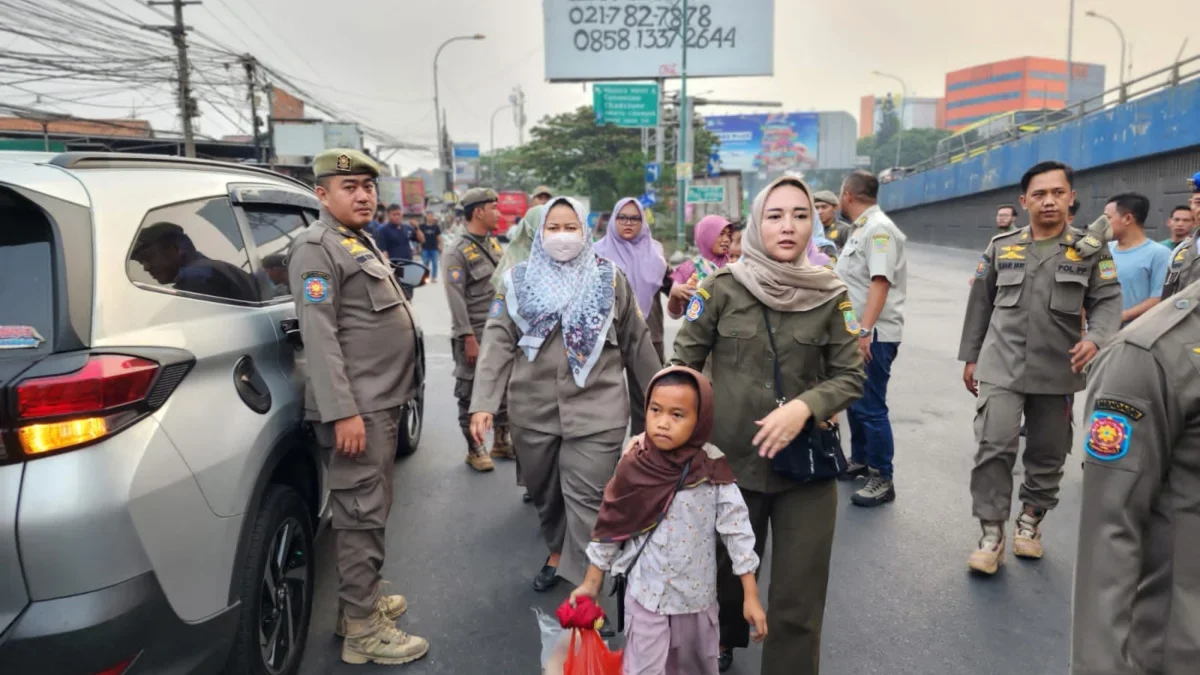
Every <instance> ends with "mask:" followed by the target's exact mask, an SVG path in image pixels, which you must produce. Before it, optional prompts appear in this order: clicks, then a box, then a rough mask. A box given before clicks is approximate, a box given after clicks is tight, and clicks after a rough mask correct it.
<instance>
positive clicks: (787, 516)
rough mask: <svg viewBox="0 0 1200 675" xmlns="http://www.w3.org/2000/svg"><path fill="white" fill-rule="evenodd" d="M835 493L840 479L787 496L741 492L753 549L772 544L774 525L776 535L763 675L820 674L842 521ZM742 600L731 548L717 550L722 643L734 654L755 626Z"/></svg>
mask: <svg viewBox="0 0 1200 675" xmlns="http://www.w3.org/2000/svg"><path fill="white" fill-rule="evenodd" d="M837 496H838V493H837V481H832V480H830V481H824V482H821V483H813V484H810V485H800V486H797V487H794V488H792V489H790V490H786V491H784V492H775V493H764V492H753V491H751V490H742V497H743V498H744V499H745V500H746V506H747V508H749V510H750V526H751V527H752V528H753V529H754V538H755V540H756V541H755V543H754V549H755V552H757V553H758V555H759V557H760V558H761V557H762V556H763V553H764V551H765V550H766V547H767V531H768V526H769V528H770V532H771V534H772V535H774V537H773V539H772V542H773V543H772V547H771V585H770V588H769V589H768V590H767V604H766V610H767V640H766V642H765V643H764V644H763V657H762V671H761V672H762V675H817V673H819V672H820V669H821V627H822V625H823V624H824V621H825V592H826V590H827V588H828V586H829V558H830V556H832V555H833V532H834V529H835V526H836V524H837ZM764 562H765V561H764ZM759 569H760V570H761V569H762V567H761V566H760V567H759ZM743 601H744V595H743V594H742V581H741V579H739V578H738V577H736V576H734V574H733V564H732V563H731V562H730V560H729V553H728V552H726V550H725V547H724V546H718V547H717V602H718V603H719V604H720V606H721V610H720V624H721V644H723V645H725V647H727V648H729V649H733V648H745V647H746V646H747V645H749V644H750V626H749V624H747V623H746V619H745V618H744V617H743V616H742V603H743Z"/></svg>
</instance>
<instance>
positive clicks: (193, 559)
mask: <svg viewBox="0 0 1200 675" xmlns="http://www.w3.org/2000/svg"><path fill="white" fill-rule="evenodd" d="M317 208H318V204H317V201H316V199H315V197H314V196H313V194H312V192H311V191H310V190H309V188H308V187H307V186H306V185H305V184H303V183H301V182H299V181H296V180H294V179H291V178H288V177H285V176H282V175H280V174H277V173H275V172H272V171H267V170H264V169H258V168H254V167H248V166H242V165H237V164H225V163H219V162H207V161H203V160H188V159H179V158H171V157H157V156H139V155H117V154H97V153H90V154H89V153H67V154H61V155H54V154H49V153H47V154H40V153H5V152H0V672H3V673H14V674H24V673H37V674H39V675H42V674H57V673H63V674H65V675H95V674H98V673H103V674H104V675H127V674H130V675H131V674H133V673H155V674H156V675H157V674H160V673H216V672H222V671H224V672H228V673H233V674H236V675H243V674H245V675H249V674H251V673H253V674H260V673H263V674H266V673H269V674H271V675H278V674H281V673H282V674H286V673H294V672H295V671H296V670H297V668H298V667H299V662H300V658H301V655H302V653H303V650H304V644H305V636H306V633H307V631H308V624H309V616H310V613H311V608H312V593H313V581H314V578H315V574H314V569H313V564H314V558H313V536H314V529H315V528H316V526H317V524H318V523H320V522H322V519H321V515H322V514H324V513H326V510H325V509H326V498H325V497H326V491H325V471H324V466H323V462H322V461H321V458H320V457H319V455H318V454H317V452H316V450H315V449H314V446H313V444H312V442H311V432H310V431H309V430H307V429H306V428H305V427H304V426H303V425H302V423H301V422H300V420H301V406H302V397H301V395H300V394H301V386H302V375H301V374H300V371H299V369H300V368H302V365H303V363H302V359H300V358H298V357H299V356H301V355H302V354H303V352H302V351H298V349H299V347H300V345H299V344H298V340H297V336H296V334H295V314H296V313H295V306H294V304H293V302H292V299H291V297H292V296H291V293H290V290H289V289H288V286H287V284H288V281H287V279H288V277H287V268H286V263H287V258H286V256H287V252H288V249H289V247H290V242H291V240H292V239H293V238H294V237H295V235H296V234H298V232H299V231H300V230H302V229H303V228H305V227H307V226H308V225H309V224H310V223H311V222H312V221H313V219H314V218H315V217H316V213H317ZM419 276H420V275H419V273H418V274H417V278H419ZM418 350H419V351H418V354H419V359H418V366H419V367H418V381H419V382H422V383H423V382H424V345H423V341H422V340H421V339H418ZM421 390H423V388H421ZM421 413H422V400H421V398H420V397H419V398H418V399H417V400H415V401H413V402H412V403H410V404H409V405H408V406H407V410H406V415H405V417H404V419H405V422H404V425H403V429H402V432H401V434H400V436H401V441H400V447H399V448H398V449H397V450H398V453H399V454H407V453H409V452H411V451H412V450H413V449H415V447H416V444H417V442H418V440H419V437H420V431H421Z"/></svg>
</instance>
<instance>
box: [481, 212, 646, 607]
mask: <svg viewBox="0 0 1200 675" xmlns="http://www.w3.org/2000/svg"><path fill="white" fill-rule="evenodd" d="M539 216H540V217H539V220H538V222H537V227H536V232H535V233H534V241H533V247H532V250H531V251H530V254H529V260H527V261H525V262H522V263H520V264H518V265H516V266H515V267H513V268H512V269H510V270H509V271H508V272H506V273H505V275H504V287H503V290H502V291H501V294H499V295H497V297H496V301H495V302H494V303H493V305H492V311H491V315H490V318H489V319H488V323H487V327H486V328H485V329H484V333H483V349H482V351H481V353H480V355H479V362H478V365H477V366H476V370H475V392H474V396H473V397H472V399H471V413H472V417H471V431H472V433H474V434H475V435H476V437H477V438H482V437H483V434H484V433H486V432H487V430H488V429H489V428H490V427H491V424H492V416H493V415H494V414H495V413H496V411H497V410H498V409H499V407H500V401H501V399H502V398H503V397H504V395H505V390H506V389H507V393H508V417H509V422H510V425H511V429H512V437H513V446H514V448H515V449H516V451H517V457H518V458H519V460H520V463H521V474H522V477H523V478H524V480H525V486H526V487H527V488H528V489H529V492H530V494H531V495H533V502H534V504H535V505H536V506H537V510H538V516H539V517H540V519H541V522H542V536H543V538H544V539H545V541H546V546H547V548H548V549H549V553H550V555H549V558H548V559H547V560H546V564H545V565H544V566H543V567H542V570H541V571H540V572H539V573H538V574H537V576H536V577H535V579H534V582H533V587H534V589H535V590H537V591H547V590H550V589H551V588H553V587H554V586H555V584H557V582H558V578H560V577H561V578H563V579H567V580H568V581H570V582H571V583H573V584H576V585H578V584H579V583H581V582H582V581H583V577H584V574H585V572H586V571H587V566H588V559H587V555H586V552H585V551H586V548H587V545H588V543H589V542H590V541H591V531H592V527H593V526H594V525H595V524H596V518H597V517H598V515H599V513H600V502H601V500H602V497H603V492H604V486H605V484H607V483H608V480H609V479H610V478H612V475H613V471H614V470H615V468H616V465H617V460H618V459H620V454H621V442H622V441H623V440H624V438H625V430H626V428H627V427H628V425H629V415H630V410H629V408H630V396H629V392H628V390H627V386H626V375H628V379H629V386H630V387H634V388H636V395H635V396H634V397H633V399H634V402H635V404H638V405H640V404H641V402H642V398H643V396H642V392H644V391H645V389H646V387H647V385H649V383H650V380H651V378H653V377H654V375H655V374H656V373H657V372H658V371H659V369H660V368H661V366H662V362H661V361H659V359H658V356H657V354H655V352H654V345H653V343H652V342H651V339H650V331H649V330H648V329H647V327H646V322H645V320H644V319H643V318H642V315H641V312H640V311H639V310H638V305H637V300H636V298H635V296H634V293H633V290H632V289H631V287H630V285H629V282H628V281H626V279H625V275H624V274H622V273H621V271H620V270H619V269H617V267H616V266H615V265H614V264H613V263H611V262H609V261H607V260H604V259H602V258H600V257H598V256H597V255H596V254H595V252H594V251H593V250H592V239H591V236H590V234H589V233H588V232H587V227H586V225H585V223H586V222H587V218H586V216H585V215H584V213H583V207H582V206H581V205H580V204H579V203H578V202H576V201H574V200H572V199H568V198H563V197H560V198H558V199H554V200H552V201H551V202H550V203H548V204H547V205H546V209H545V210H544V211H542V212H541V213H540V214H539Z"/></svg>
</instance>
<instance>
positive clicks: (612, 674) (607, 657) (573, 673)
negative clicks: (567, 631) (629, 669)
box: [563, 628, 621, 675]
mask: <svg viewBox="0 0 1200 675" xmlns="http://www.w3.org/2000/svg"><path fill="white" fill-rule="evenodd" d="M577 641H578V649H576V646H577ZM563 675H621V652H610V651H608V645H606V644H604V640H603V639H601V638H600V633H599V632H597V631H594V630H579V629H578V628H577V629H575V630H572V631H571V648H570V650H569V651H567V663H566V666H565V667H564V668H563Z"/></svg>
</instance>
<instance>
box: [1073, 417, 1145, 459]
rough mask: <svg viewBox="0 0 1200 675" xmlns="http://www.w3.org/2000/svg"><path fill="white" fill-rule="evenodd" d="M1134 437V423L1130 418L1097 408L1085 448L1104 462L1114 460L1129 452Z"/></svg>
mask: <svg viewBox="0 0 1200 675" xmlns="http://www.w3.org/2000/svg"><path fill="white" fill-rule="evenodd" d="M1132 437H1133V425H1132V424H1131V423H1130V422H1129V418H1128V417H1126V416H1125V415H1122V414H1120V413H1115V412H1111V411H1101V410H1097V411H1096V412H1094V413H1092V419H1091V425H1090V427H1089V429H1088V437H1087V441H1085V442H1084V448H1085V449H1086V450H1087V453H1088V454H1089V455H1091V456H1092V457H1095V458H1096V459H1098V460H1100V461H1102V462H1112V461H1116V460H1118V459H1120V458H1122V457H1124V456H1125V455H1126V454H1128V452H1129V440H1130V438H1132Z"/></svg>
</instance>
